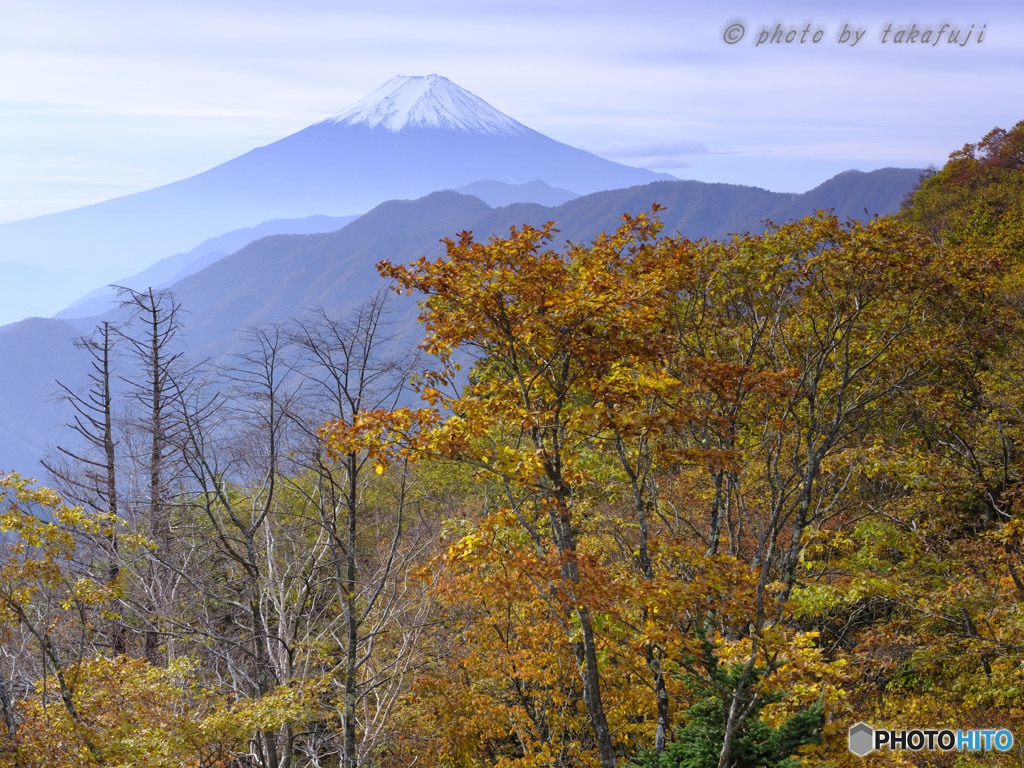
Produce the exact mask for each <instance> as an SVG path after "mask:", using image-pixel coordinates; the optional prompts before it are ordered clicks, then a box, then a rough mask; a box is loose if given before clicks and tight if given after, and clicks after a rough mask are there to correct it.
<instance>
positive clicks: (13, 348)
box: [0, 169, 920, 474]
mask: <svg viewBox="0 0 1024 768" xmlns="http://www.w3.org/2000/svg"><path fill="white" fill-rule="evenodd" d="M919 173H920V172H919V171H916V170H908V169H884V170H882V171H875V172H872V173H860V172H850V173H846V174H841V176H840V177H836V178H835V179H833V180H830V181H829V182H826V183H825V184H822V185H821V186H819V187H817V188H816V189H814V190H811V191H810V192H807V193H805V194H803V195H793V194H784V193H778V192H768V191H766V190H763V189H757V188H753V187H741V186H736V185H730V184H705V183H702V182H694V181H677V182H655V183H652V184H647V185H643V186H637V187H632V188H628V189H621V190H613V191H602V192H597V193H593V194H590V195H587V196H585V197H580V198H577V199H574V200H570V201H568V202H566V203H563V204H561V205H559V206H557V207H546V206H542V205H537V204H531V203H518V204H515V205H509V206H505V207H501V208H491V207H490V206H489V205H487V204H486V203H485V202H484V201H482V200H480V199H479V198H478V197H475V196H471V195H462V194H457V193H455V192H451V191H447V192H436V193H433V194H430V195H428V196H426V197H423V198H421V199H418V200H413V201H409V200H400V201H390V202H386V203H383V204H381V205H379V206H377V207H375V208H374V209H373V210H371V211H370V212H368V213H367V214H365V215H363V216H362V217H360V218H358V219H356V220H355V221H354V222H352V223H350V224H348V225H347V226H345V227H344V228H343V229H340V230H338V231H336V232H330V233H325V234H308V235H275V236H273V237H267V238H263V239H260V240H257V241H256V242H252V243H250V244H249V245H247V246H245V247H244V248H242V249H240V250H238V251H236V252H235V253H232V254H231V255H229V256H226V257H223V258H221V259H218V260H217V261H215V262H214V263H212V264H210V265H208V266H206V267H205V268H204V269H202V270H200V271H198V272H196V273H195V274H191V275H188V276H187V277H185V278H184V279H182V280H179V281H177V282H176V283H174V284H173V285H172V286H171V289H172V290H173V292H174V294H175V296H176V297H177V298H178V300H179V301H180V302H181V304H182V306H183V309H184V310H185V311H186V313H187V314H186V318H187V319H186V323H185V336H186V340H187V342H188V344H189V348H190V350H189V351H190V355H191V356H192V358H193V359H197V360H198V359H203V358H206V357H212V358H219V357H222V356H223V355H225V354H229V353H232V352H239V351H242V350H244V349H245V345H246V344H247V341H246V337H245V332H246V330H247V329H248V328H249V327H252V326H255V325H259V324H261V323H268V322H280V321H285V320H287V319H289V318H292V317H299V316H302V315H303V314H305V313H308V312H309V311H310V310H311V309H312V308H314V307H321V308H323V310H324V311H325V312H327V313H329V314H330V315H332V316H334V317H343V316H345V314H346V313H347V312H349V311H351V309H352V308H353V307H355V306H357V305H358V304H359V303H360V302H362V301H363V300H365V299H366V298H367V297H368V296H369V295H370V294H372V293H373V292H374V291H375V290H377V289H379V288H380V287H381V286H382V285H383V284H384V283H383V281H382V280H381V278H380V277H379V276H378V274H377V271H376V269H375V268H374V265H375V264H376V263H377V262H378V261H380V260H381V259H389V260H390V261H392V262H395V263H398V262H404V261H410V260H413V259H417V258H419V257H420V256H428V257H430V258H433V257H436V256H439V255H441V254H443V247H442V245H441V244H440V243H439V242H438V241H439V239H440V238H441V237H444V236H448V237H455V236H456V235H457V233H458V232H459V231H460V230H463V229H469V230H472V231H473V232H474V233H475V234H476V237H477V239H481V240H482V239H486V238H487V237H488V236H489V235H491V234H495V235H507V234H508V229H509V227H510V226H512V225H516V226H520V225H522V224H534V225H541V224H543V223H545V222H547V221H555V222H556V224H557V226H558V228H559V233H558V235H557V238H556V240H555V242H554V243H553V244H552V247H556V248H557V247H559V246H560V245H561V244H562V243H564V241H565V240H566V239H571V240H573V241H575V242H585V241H588V240H589V239H591V238H593V237H594V236H595V235H597V234H599V233H600V232H602V231H612V230H614V229H615V228H616V227H617V226H618V224H619V223H620V221H621V217H622V214H623V213H624V212H629V213H639V212H641V211H645V210H650V207H651V205H652V204H653V203H659V204H661V205H663V206H665V210H664V211H662V212H661V214H659V216H660V218H661V220H662V221H663V222H664V223H665V232H666V233H675V232H680V233H682V234H683V235H685V236H686V237H689V238H691V239H698V238H702V237H726V236H728V235H729V234H731V233H738V232H744V231H747V230H752V231H755V232H760V231H763V229H764V223H763V222H764V221H765V220H769V219H770V220H774V221H776V222H778V223H781V222H782V221H784V220H786V219H787V218H790V217H798V216H803V215H806V214H809V213H811V212H812V211H813V210H814V209H815V208H821V207H823V208H831V209H834V210H835V211H836V213H837V214H839V215H842V216H846V215H856V214H860V215H861V216H863V215H865V214H864V209H865V208H866V209H868V212H869V214H872V215H873V214H876V213H880V214H881V213H890V212H892V211H894V210H896V209H898V207H899V203H900V201H901V200H902V198H903V196H904V195H905V194H906V193H907V191H909V190H910V189H911V188H913V186H914V184H915V183H916V181H917V179H918V176H919ZM416 314H417V308H416V302H415V297H396V300H395V306H394V314H393V319H394V321H395V324H396V325H395V330H397V331H400V332H402V333H403V335H404V336H405V337H406V338H410V337H414V336H415V335H416V334H417V333H419V331H418V329H417V327H416V325H415V316H416ZM103 319H107V320H112V321H115V322H116V321H118V320H119V319H123V318H122V317H121V316H119V315H118V313H117V312H108V313H106V314H105V315H103V316H102V317H98V318H85V319H81V318H74V319H70V320H61V319H29V320H24V321H22V322H19V323H15V324H13V325H11V326H9V327H7V328H2V329H0V358H2V359H3V360H4V361H6V363H7V365H8V370H11V371H14V372H15V375H10V376H7V377H4V378H3V379H0V469H19V470H21V471H24V472H27V473H29V474H33V473H36V472H37V469H38V464H37V462H38V459H39V457H40V456H41V455H42V453H43V452H44V450H45V449H46V446H47V444H48V443H49V444H51V445H52V444H54V443H55V442H58V441H61V442H63V441H66V440H68V439H69V438H70V435H69V433H68V430H62V429H60V427H61V425H62V424H63V423H65V422H67V421H69V420H70V419H71V418H72V417H73V414H72V413H69V412H68V410H67V407H66V405H65V404H63V403H61V402H60V401H58V400H56V399H54V397H53V394H54V392H55V391H56V386H55V384H54V381H55V380H57V379H59V380H61V381H62V382H64V383H65V384H66V385H68V386H69V387H70V388H72V389H76V388H77V387H79V386H81V385H82V384H83V383H84V381H85V375H86V374H87V373H88V356H87V355H86V354H85V353H84V352H79V351H77V350H75V349H74V347H73V345H72V340H73V339H74V337H75V336H76V335H78V334H81V333H88V332H89V331H91V329H92V328H93V327H94V326H95V325H96V324H97V322H99V321H101V320H103ZM119 365H120V364H119ZM121 373H122V374H123V370H122V371H121Z"/></svg>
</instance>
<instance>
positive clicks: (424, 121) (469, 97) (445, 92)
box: [325, 75, 532, 135]
mask: <svg viewBox="0 0 1024 768" xmlns="http://www.w3.org/2000/svg"><path fill="white" fill-rule="evenodd" d="M325 122H329V123H334V124H336V125H366V126H368V127H370V128H378V127H380V128H384V129H385V130H387V131H390V132H391V133H396V132H398V131H400V130H402V129H403V128H407V127H418V128H443V129H447V130H453V131H469V132H472V133H491V134H507V135H517V134H518V135H522V134H528V133H532V131H531V130H530V129H529V128H527V127H526V126H525V125H523V124H522V123H519V122H516V121H515V120H513V119H512V118H511V117H509V116H508V115H506V114H503V113H502V112H499V111H498V110H496V109H495V108H494V107H492V106H491V105H490V104H488V103H487V102H486V101H484V100H483V99H481V98H479V97H478V96H474V95H473V94H472V93H470V92H469V91H467V90H466V89H465V88H460V87H459V86H457V85H456V84H455V83H453V82H452V81H451V80H449V79H448V78H447V77H442V76H441V75H427V76H426V77H417V76H410V75H404V76H400V77H394V78H392V79H391V80H388V82H386V83H384V85H382V86H381V87H380V88H378V89H377V90H375V91H374V92H373V93H371V94H370V95H369V96H367V97H366V98H365V99H362V100H361V101H357V102H356V103H355V104H353V105H352V106H350V107H347V108H346V109H343V110H342V111H341V112H339V113H338V114H336V115H334V117H331V118H329V119H328V120H327V121H325Z"/></svg>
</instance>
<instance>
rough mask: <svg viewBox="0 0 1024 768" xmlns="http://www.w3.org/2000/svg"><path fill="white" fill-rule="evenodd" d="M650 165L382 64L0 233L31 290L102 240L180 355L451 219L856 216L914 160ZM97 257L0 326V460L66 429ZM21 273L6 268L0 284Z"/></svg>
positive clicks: (672, 225) (317, 298)
mask: <svg viewBox="0 0 1024 768" xmlns="http://www.w3.org/2000/svg"><path fill="white" fill-rule="evenodd" d="M474 174H478V175H475V176H474ZM662 176H663V175H660V174H654V173H652V172H649V171H645V170H643V169H636V168H629V167H626V166H621V165H618V164H615V163H611V162H609V161H607V160H603V159H601V158H598V157H596V156H594V155H589V154H588V153H585V152H582V151H581V150H577V149H574V148H572V147H567V146H565V145H562V144H559V143H558V142H554V141H552V140H550V139H547V138H546V137H543V136H542V135H541V134H538V133H536V132H534V131H531V130H530V129H529V128H526V127H525V126H523V125H521V124H520V123H517V122H516V121H514V120H512V119H511V118H509V117H507V116H505V115H502V114H501V113H500V112H498V111H497V110H494V109H493V107H490V106H489V105H487V104H486V103H485V102H483V101H482V100H480V99H478V98H477V97H475V96H473V95H472V94H469V93H468V92H467V91H464V90H463V89H461V88H459V87H458V86H455V85H454V84H452V83H450V82H449V81H447V80H445V79H444V78H440V77H437V76H431V77H429V78H396V79H395V80H393V81H391V82H390V83H388V84H387V85H386V86H384V87H383V88H382V89H380V90H379V91H377V92H376V93H375V94H373V95H371V97H369V98H368V99H365V100H363V101H362V102H359V103H358V104H356V105H353V106H352V107H350V108H349V109H347V110H344V111H342V112H341V113H339V114H338V115H336V116H335V117H334V118H331V119H328V120H325V121H324V122H322V123H319V124H317V125H315V126H311V127H310V128H308V129H306V130H305V131H300V132H299V133H298V134H295V135H293V136H290V137H288V138H286V139H282V140H281V141H280V142H276V143H275V144H272V145H270V146H268V147H264V148H262V149H261V150H254V151H253V152H250V153H248V154H247V155H244V156H242V157H240V158H237V159H236V160H233V161H230V162H228V163H225V164H224V165H221V166H218V167H217V168H214V169H212V170H211V171H208V172H207V173H205V174H199V175H198V176H195V177H192V178H191V179H186V180H184V181H182V182H178V183H177V184H172V185H168V186H166V187H161V188H159V189H157V190H151V191H150V192H144V193H140V194H138V195H133V196H129V197H128V198H119V199H117V200H112V201H109V202H108V203H101V204H98V205H95V206H87V207H86V208H81V209H77V210H75V211H68V212H65V213H61V214H53V215H52V216H48V217H40V218H38V219H31V220H27V221H24V222H16V223H14V224H9V225H3V226H0V242H2V243H3V244H4V247H6V248H7V254H8V256H9V257H10V255H11V253H12V250H11V249H12V248H13V247H14V245H12V244H17V243H21V245H22V246H24V247H25V248H26V249H27V247H28V245H29V244H32V243H34V244H35V247H36V250H35V251H34V253H35V255H34V256H33V255H31V254H29V250H23V251H20V252H19V253H22V254H23V257H24V258H26V260H27V261H28V262H29V263H31V264H36V265H37V266H36V267H35V268H34V269H27V270H26V272H25V274H24V275H22V276H20V277H22V278H24V279H25V280H27V281H28V282H29V284H31V285H32V286H33V289H34V290H39V289H40V286H39V285H38V283H32V281H33V280H34V279H36V277H38V271H36V270H38V269H50V270H51V271H53V270H59V269H61V267H60V264H59V261H58V260H57V254H58V253H59V251H60V249H61V247H63V248H72V249H73V250H74V252H75V253H76V254H79V255H80V257H81V258H83V259H85V260H86V262H88V260H89V259H91V258H94V257H95V258H96V259H97V265H98V264H100V263H101V261H100V256H99V254H100V252H101V251H103V250H104V249H105V248H106V249H107V250H109V251H110V253H109V254H108V255H107V257H104V259H103V260H102V264H103V265H105V266H104V267H103V268H104V269H107V270H109V271H115V270H117V271H116V272H114V274H112V275H111V277H110V279H111V280H115V279H117V280H120V281H121V282H122V283H124V284H128V285H131V286H133V287H136V288H144V287H146V286H147V285H154V286H157V287H159V286H165V287H169V288H170V289H171V290H173V292H174V294H175V295H176V297H177V298H178V300H179V301H180V302H181V304H182V306H183V308H184V309H185V310H186V311H187V312H188V315H187V321H186V340H187V342H188V344H189V346H190V349H191V354H192V355H193V356H194V357H195V358H196V359H200V358H207V357H212V358H217V357H218V356H222V355H224V354H226V353H229V352H232V351H239V350H241V349H242V348H243V346H244V343H245V342H244V331H245V330H246V329H247V328H248V327H251V326H253V325H255V324H259V323H267V322H278V321H284V320H287V319H289V318H292V317H296V316H301V315H302V314H303V313H305V312H308V311H309V310H310V309H311V308H313V307H321V308H323V310H324V311H326V312H328V313H330V314H333V315H338V314H344V313H346V312H347V311H349V310H350V309H351V308H352V307H354V306H355V305H357V304H358V303H359V302H361V301H362V300H364V299H365V298H366V297H367V296H368V295H370V294H371V293H372V292H373V291H374V290H375V289H376V288H378V287H380V285H381V281H380V278H379V277H378V276H377V273H376V270H375V268H374V265H375V264H376V263H377V262H378V261H380V260H381V259H385V258H386V259H389V260H390V261H392V262H401V261H408V260H412V259H416V258H419V257H420V256H423V255H428V256H434V255H439V254H440V253H442V249H441V245H440V244H439V242H438V241H439V239H440V238H442V237H445V236H454V235H455V234H456V233H457V232H459V231H461V230H464V229H469V230H472V231H474V232H475V233H476V234H477V236H478V237H479V238H485V237H487V236H489V235H490V234H492V233H493V234H499V235H500V234H505V233H507V232H508V228H509V227H510V226H512V225H521V224H533V225H541V224H543V223H545V222H547V221H555V222H556V223H557V226H558V227H559V230H560V233H559V239H560V240H562V241H564V240H566V239H569V240H573V241H584V240H589V239H590V238H592V237H594V236H595V235H597V234H599V233H600V232H602V231H610V230H613V229H614V228H615V227H616V226H618V224H619V223H620V220H621V216H622V214H623V213H624V212H630V213H637V212H640V211H645V210H650V207H651V205H652V204H653V203H659V204H661V205H663V206H665V208H666V210H664V211H663V212H662V214H661V219H662V221H664V222H665V224H666V227H665V231H666V232H667V233H674V232H681V233H682V234H684V235H686V236H687V237H690V238H702V237H724V236H727V235H729V234H731V233H739V232H746V231H758V232H759V231H762V230H763V229H764V222H765V221H766V220H771V221H775V222H782V221H786V220H789V219H793V218H798V217H800V216H803V215H806V214H808V213H811V212H812V211H814V210H816V209H818V208H826V209H834V210H835V212H836V213H837V214H839V215H840V216H854V217H863V216H864V215H866V214H865V211H867V213H868V214H870V215H874V214H884V213H889V212H892V211H894V210H896V209H898V207H899V205H900V202H901V200H902V199H903V197H904V196H905V195H906V194H907V192H908V191H909V190H911V189H912V188H913V186H914V185H915V183H916V182H917V180H918V178H919V176H920V171H918V170H915V169H894V168H889V169H884V170H880V171H874V172H871V173H861V172H859V171H848V172H846V173H843V174H840V175H838V176H836V177H834V178H833V179H830V180H828V181H827V182H825V183H823V184H822V185H820V186H819V187H817V188H815V189H813V190H811V191H809V192H807V193H804V194H788V193H776V192H769V191H767V190H763V189H758V188H753V187H743V186H736V185H727V184H706V183H701V182H693V181H678V180H667V179H663V180H659V178H660V177H662ZM454 189H459V190H461V192H457V191H453V190H454ZM389 190H390V191H389ZM437 190H448V191H437ZM595 190H600V191H595ZM467 193H468V194H467ZM579 193H589V194H584V195H583V196H577V195H578V194H579ZM388 198H418V199H388ZM360 201H362V202H360ZM371 201H372V202H371ZM523 201H526V202H523ZM533 201H538V202H533ZM345 206H349V207H348V208H345ZM357 206H359V207H357ZM346 211H347V213H348V214H350V215H349V216H347V217H344V218H343V217H340V216H339V215H338V213H339V212H346ZM363 211H366V212H365V213H363V215H361V216H358V217H354V216H353V215H352V214H358V213H362V212H363ZM218 222H219V223H218ZM216 227H220V228H219V229H215V228H216ZM12 233H13V234H12ZM31 233H34V234H32V235H31V237H30V234H31ZM172 235H173V237H172ZM4 238H6V239H4ZM19 238H20V239H19ZM189 238H191V239H189ZM36 240H38V242H36ZM112 243H115V244H117V247H119V248H121V249H122V250H121V251H119V252H116V253H115V252H114V251H115V250H116V249H115V247H114V245H112ZM172 243H173V245H172ZM197 243H199V245H196V244H197ZM62 244H63V245H62ZM132 249H135V250H132ZM15 250H16V249H15ZM139 253H145V254H148V255H147V256H145V258H143V257H142V256H139V255H138V254H139ZM24 254H29V255H27V256H24ZM83 254H85V255H83ZM88 254H92V255H91V256H90V255H88ZM172 254H173V256H172ZM168 257H169V258H168ZM147 259H148V260H147ZM97 272H100V273H102V270H101V269H100V268H99V267H98V266H97V267H96V269H94V270H91V271H90V270H89V269H86V268H84V267H83V268H82V269H81V270H79V271H75V270H72V269H68V277H70V278H72V279H74V280H77V281H78V292H79V293H81V292H82V289H83V288H86V287H88V288H96V289H97V290H94V291H92V292H90V293H89V295H88V296H87V297H86V298H85V299H83V300H80V301H78V302H75V304H74V305H73V306H66V305H68V304H71V303H72V302H71V300H70V299H67V300H64V301H63V303H62V305H59V306H57V307H54V310H53V311H56V310H57V309H59V308H60V306H64V307H65V308H64V310H63V311H61V312H60V313H59V317H56V318H53V319H39V318H34V319H29V320H23V321H21V322H16V323H13V324H11V325H8V326H6V327H4V328H0V355H2V359H3V360H4V361H5V367H6V369H7V370H8V371H9V375H8V376H7V377H4V379H2V380H0V469H12V468H16V469H21V470H22V471H24V472H27V473H29V474H31V473H33V472H36V471H37V464H36V462H37V459H38V457H39V456H40V455H41V453H42V452H43V450H45V448H46V446H47V444H48V443H50V444H52V443H54V442H56V441H57V440H58V439H59V440H61V441H65V440H67V439H68V438H69V435H68V434H67V432H66V431H64V432H58V431H57V430H58V429H59V426H60V425H61V424H63V423H64V422H66V421H68V419H69V417H70V414H69V413H68V412H67V410H66V407H65V406H64V405H63V404H62V403H61V402H59V401H58V400H56V399H55V398H54V397H53V395H54V393H55V391H56V388H55V385H54V383H53V382H54V380H55V379H60V380H61V381H63V382H64V383H65V384H67V385H68V386H70V387H72V388H76V387H78V386H81V385H82V384H83V382H84V378H85V375H86V373H87V370H86V367H87V365H88V358H87V356H86V355H85V354H84V353H81V352H79V351H78V350H76V349H75V348H74V346H73V344H72V342H73V340H74V338H75V337H77V336H79V335H80V334H82V333H87V332H89V331H90V330H91V329H92V328H93V327H94V326H95V325H96V323H97V322H99V321H100V320H102V319H117V317H118V311H117V310H116V309H111V303H110V300H111V292H110V291H109V289H103V288H102V283H103V280H102V279H99V280H96V279H91V280H89V282H84V281H85V280H86V279H87V278H86V277H83V275H95V274H96V273H97ZM124 275H134V276H133V277H122V276H124ZM16 277H17V276H16ZM19 279H20V278H19ZM18 285H19V283H17V282H16V281H8V282H7V283H5V285H4V291H5V292H6V293H13V292H15V291H17V290H19V289H18ZM44 287H45V286H44ZM25 290H28V289H25ZM60 295H64V294H60ZM393 315H394V319H395V321H396V322H397V323H399V325H400V327H401V328H403V329H405V330H406V332H414V318H415V315H416V308H415V303H414V301H413V300H412V299H409V298H405V299H398V298H396V302H395V304H394V307H393Z"/></svg>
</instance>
